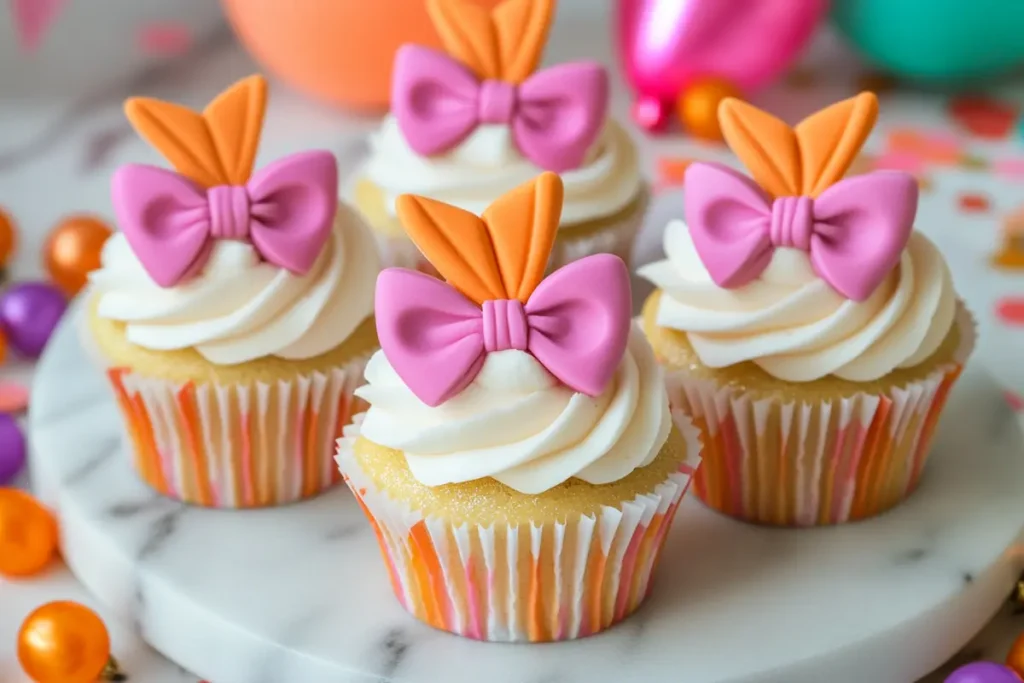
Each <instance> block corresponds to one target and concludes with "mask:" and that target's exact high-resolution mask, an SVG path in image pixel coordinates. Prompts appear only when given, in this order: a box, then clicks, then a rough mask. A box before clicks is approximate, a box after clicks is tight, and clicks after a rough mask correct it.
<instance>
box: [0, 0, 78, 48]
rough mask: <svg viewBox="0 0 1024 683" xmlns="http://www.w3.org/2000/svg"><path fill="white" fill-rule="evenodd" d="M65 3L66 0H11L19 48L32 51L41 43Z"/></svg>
mask: <svg viewBox="0 0 1024 683" xmlns="http://www.w3.org/2000/svg"><path fill="white" fill-rule="evenodd" d="M65 4H67V0H11V14H12V18H13V20H14V29H15V32H16V33H17V34H18V42H19V43H20V44H21V49H23V50H27V51H29V52H32V51H33V50H35V49H37V48H38V47H39V46H40V45H41V44H42V42H43V38H44V37H45V36H46V32H47V31H48V30H49V28H50V26H51V25H52V24H53V22H54V21H56V20H57V17H58V16H60V13H61V10H63V9H64V5H65Z"/></svg>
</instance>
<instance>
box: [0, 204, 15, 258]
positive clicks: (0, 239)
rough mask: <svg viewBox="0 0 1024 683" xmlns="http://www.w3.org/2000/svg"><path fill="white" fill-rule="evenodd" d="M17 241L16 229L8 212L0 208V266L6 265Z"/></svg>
mask: <svg viewBox="0 0 1024 683" xmlns="http://www.w3.org/2000/svg"><path fill="white" fill-rule="evenodd" d="M17 243H18V229H17V227H15V225H14V219H13V218H11V216H10V214H9V213H7V212H6V211H4V210H3V209H0V266H6V265H7V262H8V261H10V260H11V255H12V254H14V248H15V246H17Z"/></svg>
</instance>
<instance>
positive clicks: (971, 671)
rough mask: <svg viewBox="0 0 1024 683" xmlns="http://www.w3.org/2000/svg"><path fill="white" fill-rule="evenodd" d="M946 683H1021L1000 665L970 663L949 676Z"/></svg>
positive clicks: (1017, 677)
mask: <svg viewBox="0 0 1024 683" xmlns="http://www.w3.org/2000/svg"><path fill="white" fill-rule="evenodd" d="M946 683H1021V679H1020V676H1018V675H1017V674H1015V673H1014V672H1013V669H1010V668H1007V667H1005V666H1003V665H1002V664H996V663H995V662H971V663H970V664H968V665H966V666H962V667H960V668H959V669H957V670H956V671H954V672H953V673H952V674H950V676H949V678H947V679H946Z"/></svg>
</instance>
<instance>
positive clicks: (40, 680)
mask: <svg viewBox="0 0 1024 683" xmlns="http://www.w3.org/2000/svg"><path fill="white" fill-rule="evenodd" d="M18 661H19V662H21V668H22V669H24V670H25V673H27V674H28V675H29V677H30V678H31V679H32V680H34V681H36V683H96V681H98V680H99V678H100V674H102V673H103V670H104V669H105V668H106V666H107V662H109V661H110V634H109V633H108V632H107V627H106V626H105V625H104V624H103V620H102V619H100V617H99V615H97V614H96V613H95V612H93V611H92V610H91V609H89V608H88V607H85V606H84V605H80V604H78V603H77V602H71V601H61V602H50V603H47V604H45V605H43V606H42V607H40V608H38V609H37V610H36V611H34V612H32V614H30V615H28V618H27V619H25V622H24V623H23V624H22V625H21V631H19V633H18Z"/></svg>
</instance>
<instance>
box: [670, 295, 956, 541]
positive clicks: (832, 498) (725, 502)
mask: <svg viewBox="0 0 1024 683" xmlns="http://www.w3.org/2000/svg"><path fill="white" fill-rule="evenodd" d="M957 324H958V325H959V329H960V331H961V334H962V336H963V342H962V343H961V347H960V349H958V351H957V354H956V362H955V363H951V364H949V365H947V366H945V367H941V368H937V369H936V371H935V372H934V373H933V374H932V375H930V376H929V377H927V378H925V379H923V380H921V381H918V382H914V383H912V384H909V385H907V386H904V387H901V388H896V389H893V390H891V391H890V392H889V393H887V394H884V395H877V394H875V395H871V394H856V395H854V396H851V397H848V398H844V399H840V400H835V401H824V402H820V403H807V402H804V401H800V402H794V401H784V400H782V399H781V398H754V397H752V396H750V395H748V394H746V393H745V392H743V391H741V390H738V389H735V388H733V387H722V386H720V385H718V384H717V383H716V382H714V381H713V380H702V379H693V378H690V377H688V376H687V374H686V372H685V371H674V372H667V373H666V386H667V388H668V393H669V401H670V403H671V404H672V405H673V407H678V408H681V409H682V410H683V411H684V412H686V413H688V414H689V415H691V416H692V419H693V421H694V422H695V423H696V424H697V426H698V428H699V429H700V430H701V431H702V432H703V433H704V435H705V437H704V453H703V460H702V465H701V468H700V471H699V472H698V473H697V475H696V476H695V481H694V492H695V493H696V495H697V497H698V498H700V500H701V501H703V502H704V503H705V504H706V505H708V506H709V507H711V508H713V509H715V510H718V511H719V512H722V513H724V514H726V515H729V516H730V517H735V518H737V519H741V520H744V521H748V522H754V523H757V524H768V525H776V526H798V527H809V526H824V525H832V524H842V523H845V522H852V521H856V520H860V519H865V518H868V517H873V516H875V515H878V514H880V513H882V512H885V511H886V510H888V509H890V508H892V507H894V506H896V505H898V504H899V503H900V502H902V501H903V500H905V499H906V498H907V497H908V496H909V495H910V494H911V493H912V492H913V491H914V489H915V488H916V487H917V484H918V481H919V480H920V478H921V474H922V472H923V471H924V468H925V464H926V462H927V459H928V456H929V453H930V447H931V443H932V439H933V437H934V435H935V428H936V425H937V424H938V420H939V416H940V414H941V413H942V409H943V407H944V406H945V404H946V399H947V397H948V396H949V391H950V389H951V388H952V386H953V384H954V383H955V382H956V380H957V378H958V377H959V376H960V373H961V370H962V368H963V362H964V361H966V359H967V357H968V356H969V355H970V353H971V351H972V350H973V348H974V342H975V323H974V321H973V319H972V318H971V317H970V314H969V313H967V311H966V309H965V308H964V307H963V306H962V305H961V306H960V308H959V310H958V316H957Z"/></svg>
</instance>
